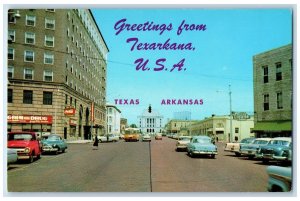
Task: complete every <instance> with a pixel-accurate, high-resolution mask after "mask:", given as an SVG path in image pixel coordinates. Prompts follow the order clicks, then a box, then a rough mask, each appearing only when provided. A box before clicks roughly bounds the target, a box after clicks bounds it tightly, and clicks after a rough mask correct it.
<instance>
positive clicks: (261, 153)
mask: <svg viewBox="0 0 300 201" xmlns="http://www.w3.org/2000/svg"><path fill="white" fill-rule="evenodd" d="M291 143H292V138H290V137H276V138H273V139H272V140H271V141H270V142H269V143H268V144H267V145H266V146H263V147H261V148H260V149H259V150H258V151H257V154H256V157H257V158H259V159H261V160H262V161H263V162H264V163H267V162H269V161H270V160H277V159H279V160H282V161H287V160H288V155H289V153H288V152H287V151H286V150H287V148H288V147H289V146H290V145H291ZM274 157H275V158H274Z"/></svg>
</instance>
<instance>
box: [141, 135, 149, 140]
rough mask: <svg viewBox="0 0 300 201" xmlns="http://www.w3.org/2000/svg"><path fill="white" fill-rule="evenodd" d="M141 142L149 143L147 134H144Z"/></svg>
mask: <svg viewBox="0 0 300 201" xmlns="http://www.w3.org/2000/svg"><path fill="white" fill-rule="evenodd" d="M142 141H151V136H150V135H149V134H144V135H143V136H142Z"/></svg>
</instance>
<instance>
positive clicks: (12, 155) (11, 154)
mask: <svg viewBox="0 0 300 201" xmlns="http://www.w3.org/2000/svg"><path fill="white" fill-rule="evenodd" d="M17 161H18V152H17V150H16V149H11V148H7V165H8V166H9V165H10V164H12V163H16V162H17Z"/></svg>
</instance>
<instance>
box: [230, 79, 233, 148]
mask: <svg viewBox="0 0 300 201" xmlns="http://www.w3.org/2000/svg"><path fill="white" fill-rule="evenodd" d="M229 110H230V111H229V112H230V114H229V118H230V136H229V142H232V141H233V134H232V106H231V85H229Z"/></svg>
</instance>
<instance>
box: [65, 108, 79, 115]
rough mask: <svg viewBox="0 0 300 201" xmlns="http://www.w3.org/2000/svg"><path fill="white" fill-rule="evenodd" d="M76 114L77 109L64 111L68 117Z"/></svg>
mask: <svg viewBox="0 0 300 201" xmlns="http://www.w3.org/2000/svg"><path fill="white" fill-rule="evenodd" d="M75 112H76V110H75V108H65V110H64V114H65V115H66V116H74V115H75Z"/></svg>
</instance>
